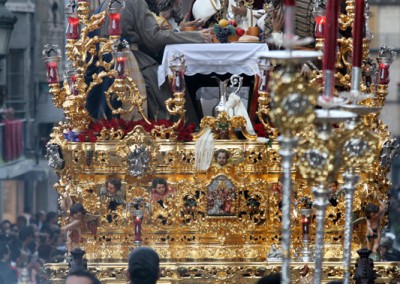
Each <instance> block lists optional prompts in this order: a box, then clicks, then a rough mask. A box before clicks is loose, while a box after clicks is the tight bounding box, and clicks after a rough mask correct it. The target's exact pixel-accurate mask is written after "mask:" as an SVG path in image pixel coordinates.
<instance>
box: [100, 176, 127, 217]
mask: <svg viewBox="0 0 400 284" xmlns="http://www.w3.org/2000/svg"><path fill="white" fill-rule="evenodd" d="M124 195H125V193H124V191H123V190H122V182H121V179H120V178H116V177H111V178H109V179H108V180H107V181H106V183H105V186H103V187H102V188H101V189H100V197H101V199H102V200H105V199H107V200H108V201H109V206H108V207H109V209H111V210H115V209H116V208H117V206H118V205H126V201H125V198H124V197H125V196H124Z"/></svg>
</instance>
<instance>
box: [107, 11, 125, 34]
mask: <svg viewBox="0 0 400 284" xmlns="http://www.w3.org/2000/svg"><path fill="white" fill-rule="evenodd" d="M109 18H110V22H109V25H108V32H109V33H110V35H113V36H120V35H121V33H122V28H121V14H120V13H109Z"/></svg>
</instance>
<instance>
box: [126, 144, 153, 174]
mask: <svg viewBox="0 0 400 284" xmlns="http://www.w3.org/2000/svg"><path fill="white" fill-rule="evenodd" d="M149 161H150V153H149V151H148V150H147V149H146V146H145V145H141V146H140V147H136V148H135V149H134V150H133V151H132V152H130V153H129V154H128V163H129V174H130V175H131V176H134V177H137V176H142V175H143V174H144V173H145V172H146V171H147V169H148V167H149Z"/></svg>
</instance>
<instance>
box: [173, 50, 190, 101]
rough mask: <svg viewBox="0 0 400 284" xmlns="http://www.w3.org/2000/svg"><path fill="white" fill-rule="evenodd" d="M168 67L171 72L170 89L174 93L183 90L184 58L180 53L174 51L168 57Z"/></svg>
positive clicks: (182, 91)
mask: <svg viewBox="0 0 400 284" xmlns="http://www.w3.org/2000/svg"><path fill="white" fill-rule="evenodd" d="M169 68H170V69H171V72H172V82H171V89H172V91H173V92H174V93H184V92H185V71H186V65H185V59H184V55H183V54H182V53H176V54H174V55H172V57H171V58H170V59H169Z"/></svg>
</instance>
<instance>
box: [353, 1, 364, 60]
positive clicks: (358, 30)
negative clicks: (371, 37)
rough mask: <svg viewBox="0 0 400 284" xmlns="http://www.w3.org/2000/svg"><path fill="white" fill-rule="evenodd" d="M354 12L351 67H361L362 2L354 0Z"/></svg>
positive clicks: (362, 35)
mask: <svg viewBox="0 0 400 284" xmlns="http://www.w3.org/2000/svg"><path fill="white" fill-rule="evenodd" d="M355 12H356V15H355V18H354V25H353V67H361V60H362V54H363V49H362V45H363V37H364V0H356V11H355Z"/></svg>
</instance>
